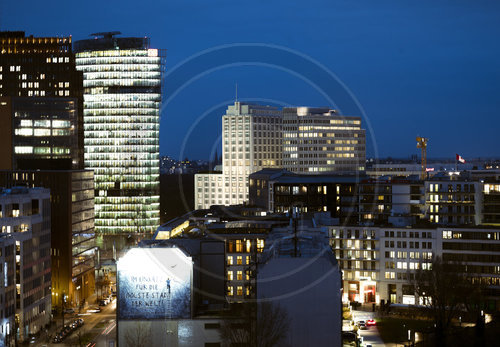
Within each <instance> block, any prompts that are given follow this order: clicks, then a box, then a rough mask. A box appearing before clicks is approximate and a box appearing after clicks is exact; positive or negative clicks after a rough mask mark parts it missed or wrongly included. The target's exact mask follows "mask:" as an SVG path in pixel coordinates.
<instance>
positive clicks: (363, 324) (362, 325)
mask: <svg viewBox="0 0 500 347" xmlns="http://www.w3.org/2000/svg"><path fill="white" fill-rule="evenodd" d="M358 328H359V329H360V330H366V329H368V327H367V326H366V324H365V323H358Z"/></svg>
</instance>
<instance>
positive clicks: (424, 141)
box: [417, 136, 429, 180]
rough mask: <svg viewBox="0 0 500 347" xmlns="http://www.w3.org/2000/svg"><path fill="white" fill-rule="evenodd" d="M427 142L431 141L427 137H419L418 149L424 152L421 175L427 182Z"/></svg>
mask: <svg viewBox="0 0 500 347" xmlns="http://www.w3.org/2000/svg"><path fill="white" fill-rule="evenodd" d="M427 142H429V139H427V138H425V137H420V136H417V148H420V149H421V150H422V173H421V174H420V178H421V179H422V180H425V177H426V168H427Z"/></svg>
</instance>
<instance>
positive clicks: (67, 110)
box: [0, 31, 95, 309]
mask: <svg viewBox="0 0 500 347" xmlns="http://www.w3.org/2000/svg"><path fill="white" fill-rule="evenodd" d="M83 167H84V163H83V74H82V72H79V71H77V69H76V63H75V55H74V54H73V50H72V39H71V37H34V36H28V37H27V36H26V35H25V33H24V32H23V31H15V32H0V169H1V170H2V171H0V186H3V187H13V186H25V187H45V188H49V189H50V194H51V199H50V201H51V211H52V212H51V214H52V216H51V219H52V226H51V261H52V264H53V266H52V286H51V290H52V304H53V306H55V307H57V308H59V309H60V308H61V306H62V301H63V297H66V305H67V306H73V305H77V304H79V303H80V302H81V301H83V300H84V299H86V298H87V297H88V296H90V295H91V294H92V293H93V291H94V269H95V266H94V256H95V234H94V175H93V172H92V171H86V170H83Z"/></svg>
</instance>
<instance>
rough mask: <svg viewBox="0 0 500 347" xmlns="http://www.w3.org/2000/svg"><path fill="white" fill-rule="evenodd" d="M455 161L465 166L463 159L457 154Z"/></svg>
mask: <svg viewBox="0 0 500 347" xmlns="http://www.w3.org/2000/svg"><path fill="white" fill-rule="evenodd" d="M457 161H458V162H460V163H462V164H465V159H464V158H462V156H460V155H458V154H457Z"/></svg>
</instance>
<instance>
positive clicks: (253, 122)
mask: <svg viewBox="0 0 500 347" xmlns="http://www.w3.org/2000/svg"><path fill="white" fill-rule="evenodd" d="M281 131H282V130H281V110H279V109H277V108H275V107H271V106H260V105H253V104H245V103H242V102H239V101H236V102H235V103H234V105H230V106H228V109H227V111H226V114H225V115H224V116H223V117H222V173H207V174H196V175H195V207H196V208H197V209H199V208H209V207H210V206H211V205H238V204H243V203H245V202H247V201H248V176H249V175H250V174H251V173H253V172H255V171H258V170H261V169H262V168H266V167H270V168H278V167H281V166H282V147H281Z"/></svg>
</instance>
